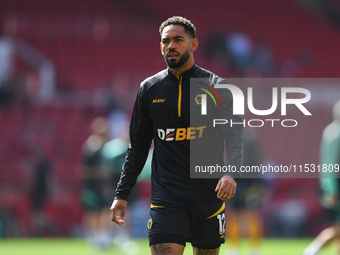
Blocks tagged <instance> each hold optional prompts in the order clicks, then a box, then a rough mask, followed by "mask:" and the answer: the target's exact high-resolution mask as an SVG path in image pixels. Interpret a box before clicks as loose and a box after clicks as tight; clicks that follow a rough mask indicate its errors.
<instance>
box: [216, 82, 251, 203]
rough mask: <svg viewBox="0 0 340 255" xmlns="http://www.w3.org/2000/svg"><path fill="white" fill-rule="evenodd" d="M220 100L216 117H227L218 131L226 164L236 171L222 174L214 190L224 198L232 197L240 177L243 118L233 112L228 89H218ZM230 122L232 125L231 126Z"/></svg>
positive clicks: (218, 195) (219, 196)
mask: <svg viewBox="0 0 340 255" xmlns="http://www.w3.org/2000/svg"><path fill="white" fill-rule="evenodd" d="M224 82H225V81H224ZM218 93H219V94H220V97H221V100H222V106H220V107H219V108H218V109H217V112H216V116H217V118H221V119H227V120H228V124H227V125H219V126H220V132H221V135H222V137H223V139H224V143H225V149H226V158H227V164H228V165H230V166H231V167H235V169H236V170H237V172H235V173H228V174H226V175H225V176H223V177H222V178H221V179H220V180H219V182H218V184H217V186H216V189H215V191H216V192H218V193H217V197H218V198H220V199H222V200H225V199H231V198H233V197H234V195H235V192H236V180H238V179H239V178H241V173H240V172H239V170H240V168H241V166H242V163H243V138H242V135H243V128H244V127H243V119H242V117H241V116H240V115H234V114H233V97H232V94H231V92H230V91H229V90H226V89H220V90H219V91H218ZM231 123H233V124H232V126H231Z"/></svg>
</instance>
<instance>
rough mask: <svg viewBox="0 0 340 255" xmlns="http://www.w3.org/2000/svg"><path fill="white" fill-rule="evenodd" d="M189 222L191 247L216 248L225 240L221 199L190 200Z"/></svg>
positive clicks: (201, 248) (223, 205) (223, 206)
mask: <svg viewBox="0 0 340 255" xmlns="http://www.w3.org/2000/svg"><path fill="white" fill-rule="evenodd" d="M191 222H192V226H191V244H192V246H193V247H196V248H199V249H200V250H202V251H203V250H216V249H218V248H219V247H220V246H221V244H222V243H224V242H225V203H224V202H223V201H222V200H221V202H192V203H191ZM197 254H200V253H197ZM202 254H207V253H202ZM208 254H209V253H208ZM211 254H215V253H211ZM217 254H218V253H217Z"/></svg>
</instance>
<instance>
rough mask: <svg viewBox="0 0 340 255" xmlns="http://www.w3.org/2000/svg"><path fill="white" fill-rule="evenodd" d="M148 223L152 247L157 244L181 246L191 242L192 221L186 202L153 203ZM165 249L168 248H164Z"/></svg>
mask: <svg viewBox="0 0 340 255" xmlns="http://www.w3.org/2000/svg"><path fill="white" fill-rule="evenodd" d="M150 216H151V218H150V220H149V222H148V236H149V245H150V247H151V246H153V245H157V244H169V243H171V244H179V245H182V246H184V247H185V245H186V242H188V241H190V230H191V219H190V212H189V208H188V202H186V201H180V200H179V201H169V200H167V201H164V202H163V201H152V204H151V208H150ZM162 248H163V249H165V248H166V246H164V245H163V246H162Z"/></svg>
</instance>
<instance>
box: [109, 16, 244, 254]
mask: <svg viewBox="0 0 340 255" xmlns="http://www.w3.org/2000/svg"><path fill="white" fill-rule="evenodd" d="M159 32H160V35H161V43H160V48H161V53H162V55H163V56H164V59H165V62H166V64H167V69H165V70H163V71H161V72H159V73H157V74H155V75H154V76H152V77H149V78H147V79H146V80H144V81H143V82H142V84H141V86H140V88H139V91H138V93H137V97H136V101H135V105H134V109H133V113H132V118H131V124H130V146H129V148H128V151H127V156H126V159H125V163H124V165H123V169H122V173H121V177H120V180H119V182H118V185H117V189H116V192H115V198H114V201H113V203H112V206H111V209H110V212H111V220H112V221H113V222H115V223H117V224H118V225H121V224H123V223H124V214H125V209H126V206H127V197H128V195H129V193H130V191H131V189H132V187H133V186H134V184H135V182H136V179H137V177H138V175H139V174H140V172H141V170H142V168H143V165H144V163H145V161H146V159H147V156H148V152H149V148H150V145H151V142H152V140H153V141H154V153H153V160H152V176H151V181H152V195H151V208H150V215H151V217H150V220H149V222H148V224H147V227H148V237H149V245H150V250H151V254H152V255H155V254H170V255H181V254H183V251H184V248H185V245H186V243H187V242H191V244H192V247H193V254H194V255H197V254H219V250H220V245H221V244H222V243H224V242H225V236H224V235H225V233H224V232H225V230H224V228H225V203H224V201H225V200H226V199H231V198H232V197H233V196H234V195H235V191H236V181H235V179H236V178H238V174H237V172H235V173H227V174H225V175H223V176H222V177H219V178H190V153H192V151H193V149H192V148H193V147H190V143H192V144H197V145H200V146H195V147H194V148H195V149H194V151H195V153H198V154H199V155H201V156H202V157H204V158H207V159H216V160H218V161H219V162H224V151H225V153H226V159H227V164H229V165H232V166H233V167H234V168H235V169H239V168H240V166H241V163H242V147H243V141H242V132H243V126H242V125H235V126H234V127H232V128H231V127H230V126H227V125H221V127H215V128H214V129H213V128H212V125H201V126H191V124H192V123H191V121H190V113H191V112H190V102H193V101H192V100H195V98H193V97H192V96H190V78H206V79H208V80H210V81H218V80H222V79H221V78H219V77H218V76H216V75H215V74H213V73H212V72H210V71H207V70H205V69H203V68H201V67H199V66H197V65H196V64H195V63H194V52H195V51H196V49H197V47H198V44H199V42H198V39H197V38H196V28H195V26H194V25H193V24H192V23H191V22H190V21H189V20H187V19H186V18H183V17H179V16H175V17H171V18H169V19H167V20H166V21H164V22H163V23H162V24H161V26H160V28H159ZM209 86H211V87H213V86H214V83H213V82H211V84H209ZM196 99H197V98H196ZM220 99H221V100H220V104H218V105H217V106H216V107H215V108H212V107H211V109H213V110H214V113H213V114H216V117H220V118H222V117H223V119H229V120H233V121H234V123H242V119H241V117H240V116H237V115H233V114H232V106H233V99H232V96H231V93H230V92H228V91H227V92H225V93H221V95H220ZM199 103H200V102H199V101H197V104H199ZM210 126H211V127H210ZM209 130H210V131H209ZM207 132H210V133H209V134H210V137H209V139H208V140H206V141H207V142H204V143H203V144H204V145H205V146H202V141H205V140H204V139H205V135H206V134H207ZM211 141H213V142H211ZM212 146H214V147H216V148H223V150H221V151H222V152H221V153H215V151H216V150H215V151H214V150H213V149H212ZM118 211H120V212H119V213H118Z"/></svg>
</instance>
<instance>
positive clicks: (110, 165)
mask: <svg viewBox="0 0 340 255" xmlns="http://www.w3.org/2000/svg"><path fill="white" fill-rule="evenodd" d="M111 124H112V123H111ZM116 124H117V126H118V129H120V128H119V127H122V126H124V125H121V124H120V123H116ZM113 125H114V123H113ZM117 131H119V132H118V133H119V134H121V136H120V137H115V138H113V139H111V140H110V141H108V142H107V143H105V145H104V147H103V160H104V167H105V168H106V171H107V172H110V173H111V174H110V178H108V179H107V180H106V183H105V185H104V197H105V200H106V201H107V203H108V204H110V203H111V202H112V197H113V196H114V188H115V187H114V188H113V187H112V183H117V182H118V180H119V176H120V173H121V169H122V167H123V164H124V161H125V157H126V151H127V149H128V147H129V134H128V129H127V128H126V126H125V128H124V130H117ZM151 155H152V150H150V153H149V157H148V159H147V161H146V163H145V165H144V168H143V170H142V174H140V175H139V177H138V180H137V186H138V187H137V189H134V190H133V192H132V193H131V194H130V196H129V203H130V207H129V210H126V217H125V218H126V219H127V224H124V225H123V226H122V228H121V229H120V231H119V233H118V232H117V231H113V233H114V237H113V243H114V245H115V246H117V247H118V248H120V249H121V250H122V251H123V252H125V253H127V254H138V251H139V247H138V244H137V243H136V242H134V241H132V239H131V232H132V228H134V227H135V226H133V215H132V214H133V213H134V210H135V211H136V212H135V213H136V214H138V216H139V218H140V217H141V216H140V215H141V214H143V212H142V211H141V210H143V208H142V207H141V206H140V205H141V203H143V201H139V200H140V199H141V195H142V194H140V193H142V192H145V191H143V190H140V189H142V188H144V187H145V186H141V187H139V184H141V183H143V184H145V183H149V182H150V176H151ZM148 204H150V202H149V201H148ZM143 207H144V206H143ZM108 220H109V219H108ZM146 221H147V219H146ZM143 227H144V225H143Z"/></svg>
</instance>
